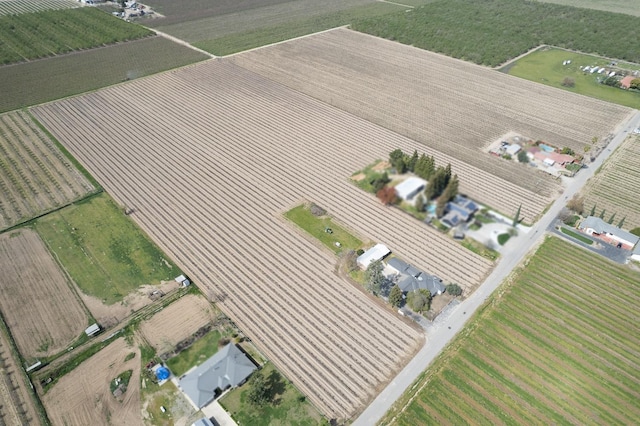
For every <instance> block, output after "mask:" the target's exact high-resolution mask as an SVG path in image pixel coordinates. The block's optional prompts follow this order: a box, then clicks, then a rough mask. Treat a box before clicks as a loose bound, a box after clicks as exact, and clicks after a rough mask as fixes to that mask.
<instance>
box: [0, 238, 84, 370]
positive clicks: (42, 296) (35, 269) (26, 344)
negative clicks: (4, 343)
mask: <svg viewBox="0 0 640 426" xmlns="http://www.w3.org/2000/svg"><path fill="white" fill-rule="evenodd" d="M0 270H1V271H2V276H3V279H2V281H3V285H2V286H1V287H0V310H1V311H2V315H3V317H4V320H5V322H6V323H7V326H8V327H9V329H10V330H11V334H12V335H13V338H14V340H15V342H16V345H17V346H18V350H19V351H20V353H21V354H22V356H23V357H24V358H25V359H26V360H27V362H32V361H33V362H35V360H36V358H39V357H46V356H49V355H53V354H56V353H58V352H60V351H61V350H63V349H65V348H66V347H67V346H69V345H70V344H71V343H72V342H73V341H74V340H75V339H77V338H78V337H80V335H81V334H82V332H83V331H84V329H85V328H86V327H87V326H88V325H89V324H88V316H87V313H86V310H85V308H84V306H83V305H82V303H81V302H80V300H79V299H78V296H77V295H76V294H74V292H73V290H72V289H71V287H70V285H71V283H69V282H68V278H67V277H66V276H65V275H64V273H63V272H62V271H61V270H60V267H59V266H58V264H57V263H56V262H55V260H54V259H53V257H52V256H51V254H50V253H49V251H48V250H47V248H46V247H45V245H44V243H43V242H42V240H41V239H40V237H39V236H38V234H36V233H35V232H34V231H33V230H31V229H20V230H19V231H13V232H9V233H5V234H2V235H0Z"/></svg>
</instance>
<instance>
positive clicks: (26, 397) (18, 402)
mask: <svg viewBox="0 0 640 426" xmlns="http://www.w3.org/2000/svg"><path fill="white" fill-rule="evenodd" d="M21 370H22V366H21V365H20V361H18V360H17V359H16V358H15V357H14V354H13V353H12V350H11V346H10V343H9V339H8V337H7V335H6V334H5V330H4V328H2V327H0V401H1V403H0V424H2V425H20V424H28V425H39V424H42V422H41V419H40V418H39V416H38V412H37V411H36V408H35V402H34V400H33V399H32V398H33V397H32V395H31V392H29V389H28V388H27V386H28V385H27V382H26V377H24V376H23V373H22V371H21Z"/></svg>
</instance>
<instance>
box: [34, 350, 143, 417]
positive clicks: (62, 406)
mask: <svg viewBox="0 0 640 426" xmlns="http://www.w3.org/2000/svg"><path fill="white" fill-rule="evenodd" d="M132 352H133V353H135V356H134V357H133V358H131V359H129V360H128V361H125V360H124V359H125V357H126V356H127V355H128V354H130V353H132ZM127 370H133V374H132V375H131V379H130V381H129V386H128V389H127V391H126V392H125V394H124V396H123V400H122V402H120V401H118V400H117V399H116V398H115V397H114V396H113V395H112V394H111V391H110V388H109V384H110V382H111V381H112V380H113V379H114V378H116V377H118V376H119V375H120V374H121V373H123V372H125V371H127ZM42 400H43V403H44V405H45V408H46V409H47V414H48V416H49V419H50V420H51V423H52V424H53V425H65V426H74V425H77V426H86V425H89V424H101V425H107V424H122V425H127V426H129V425H142V415H141V412H140V350H139V349H138V348H137V347H133V346H128V345H127V343H126V342H125V339H124V338H120V339H117V340H115V341H114V342H113V343H111V344H110V345H109V346H107V347H106V348H104V349H102V350H101V351H100V352H98V353H97V354H95V355H93V356H92V357H91V358H89V359H88V360H86V361H84V362H83V363H82V364H80V365H79V366H78V367H76V368H75V369H74V370H73V371H72V372H70V373H68V374H67V375H65V376H64V377H62V378H61V379H60V380H59V381H58V383H56V384H55V385H54V386H53V388H51V389H50V390H49V391H48V392H47V393H46V394H45V395H44V396H43V397H42Z"/></svg>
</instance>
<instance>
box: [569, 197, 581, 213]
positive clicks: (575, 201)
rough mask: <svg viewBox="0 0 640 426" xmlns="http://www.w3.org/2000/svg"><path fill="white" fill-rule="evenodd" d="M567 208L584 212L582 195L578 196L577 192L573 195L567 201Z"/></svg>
mask: <svg viewBox="0 0 640 426" xmlns="http://www.w3.org/2000/svg"><path fill="white" fill-rule="evenodd" d="M567 208H568V209H570V210H572V211H574V212H576V213H577V214H579V215H582V213H584V197H579V196H578V194H576V195H574V196H573V197H572V198H571V199H570V200H569V202H568V203H567Z"/></svg>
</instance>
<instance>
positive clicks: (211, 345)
mask: <svg viewBox="0 0 640 426" xmlns="http://www.w3.org/2000/svg"><path fill="white" fill-rule="evenodd" d="M221 338H222V334H221V333H220V331H218V330H216V329H212V330H211V331H209V332H208V333H207V334H205V335H204V336H202V337H201V338H199V339H198V340H196V341H195V342H194V343H193V344H192V345H191V346H189V347H188V348H187V349H185V350H184V351H182V352H180V354H178V355H176V356H174V357H173V358H169V359H168V360H167V367H169V369H170V370H171V372H172V373H173V374H174V375H176V376H182V375H183V374H185V373H186V372H187V371H189V370H191V369H192V368H193V367H196V366H198V365H200V364H202V363H203V362H205V361H206V360H207V359H209V358H211V357H212V356H213V355H215V354H216V352H218V349H219V348H220V346H221V345H220V339H221Z"/></svg>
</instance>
